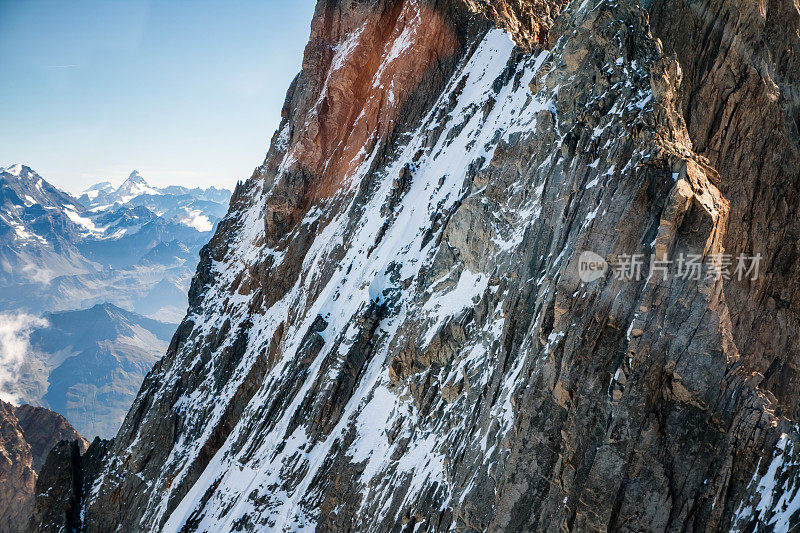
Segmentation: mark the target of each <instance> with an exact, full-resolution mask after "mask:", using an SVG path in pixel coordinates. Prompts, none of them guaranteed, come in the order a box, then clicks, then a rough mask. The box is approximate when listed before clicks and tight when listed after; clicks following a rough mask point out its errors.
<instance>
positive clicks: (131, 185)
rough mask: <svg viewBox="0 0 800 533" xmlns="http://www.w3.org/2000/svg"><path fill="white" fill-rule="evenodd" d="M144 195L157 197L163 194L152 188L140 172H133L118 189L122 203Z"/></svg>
mask: <svg viewBox="0 0 800 533" xmlns="http://www.w3.org/2000/svg"><path fill="white" fill-rule="evenodd" d="M143 194H147V195H151V196H157V195H160V194H161V191H159V190H158V189H154V188H153V187H150V185H148V183H147V181H146V180H145V179H144V178H143V177H142V175H141V174H139V171H138V170H134V171H133V172H131V175H130V176H128V179H126V180H125V181H124V182H123V183H122V185H120V186H119V188H118V189H117V195H118V196H119V201H121V202H122V203H126V202H129V201H131V200H133V199H134V198H136V197H137V196H141V195H143Z"/></svg>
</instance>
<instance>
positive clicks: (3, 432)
mask: <svg viewBox="0 0 800 533" xmlns="http://www.w3.org/2000/svg"><path fill="white" fill-rule="evenodd" d="M62 440H64V441H77V443H78V446H79V448H80V449H81V450H82V451H85V450H86V448H87V447H88V446H89V443H88V442H86V441H85V440H84V439H83V437H81V436H80V435H79V434H78V433H77V432H76V431H75V430H74V429H73V428H72V426H70V425H69V422H67V421H66V419H65V418H64V417H62V416H61V415H58V414H56V413H54V412H52V411H48V410H47V409H42V408H40V407H31V406H30V405H22V406H20V407H15V406H13V405H11V404H9V403H6V402H4V401H2V400H0V530H2V531H5V532H8V533H15V532H22V531H26V526H27V525H28V520H29V518H30V516H31V513H32V511H33V498H34V486H35V483H36V478H37V476H38V472H39V471H40V470H41V468H42V466H43V465H44V462H45V459H46V458H47V455H48V453H49V452H50V450H51V449H52V448H53V446H55V445H56V444H58V443H59V442H60V441H62Z"/></svg>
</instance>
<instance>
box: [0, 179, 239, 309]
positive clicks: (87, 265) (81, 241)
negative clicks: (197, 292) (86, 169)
mask: <svg viewBox="0 0 800 533" xmlns="http://www.w3.org/2000/svg"><path fill="white" fill-rule="evenodd" d="M178 193H179V194H178ZM229 199H230V193H228V192H227V191H224V190H220V189H215V188H210V189H208V190H202V189H184V188H181V187H171V188H167V189H165V190H164V191H161V190H159V189H157V188H154V187H151V186H150V185H148V183H147V181H146V180H145V179H144V178H143V177H142V176H141V174H139V173H138V172H137V171H134V172H133V173H132V174H131V175H130V176H129V177H128V179H127V180H125V182H124V183H123V184H122V185H120V187H118V188H116V189H114V188H113V187H112V186H111V185H110V184H109V183H108V182H104V183H100V184H97V185H94V186H92V187H90V188H89V189H87V191H85V192H84V193H83V195H82V196H81V198H80V199H79V200H76V199H75V198H73V197H71V196H69V195H68V194H66V193H64V192H62V191H60V190H58V189H57V188H55V187H53V186H52V185H50V184H49V183H48V182H47V181H46V180H44V179H43V178H42V177H41V176H40V175H38V174H37V173H36V172H34V171H33V170H31V169H30V168H29V167H26V166H23V165H13V166H11V167H8V168H5V169H2V171H0V287H2V289H3V290H2V291H0V311H17V312H27V313H36V314H39V313H43V312H48V311H61V310H68V309H76V308H84V307H87V306H91V305H94V304H97V303H103V302H112V303H114V304H117V305H119V306H123V307H126V308H129V309H133V308H136V307H137V306H139V307H141V305H140V300H141V299H142V298H146V297H147V295H148V293H149V291H150V290H151V289H152V286H153V284H155V283H158V282H160V281H166V282H168V283H169V284H170V285H171V286H177V287H180V288H181V291H182V292H183V293H184V295H183V296H181V297H180V298H179V299H178V300H177V301H175V302H170V304H169V305H168V306H167V308H162V309H153V310H152V313H153V316H156V315H157V316H158V317H159V318H165V317H166V318H167V319H168V320H172V321H179V320H180V319H181V318H182V317H183V315H184V313H185V306H186V297H185V292H186V290H187V289H188V286H189V281H190V278H191V275H192V272H193V270H194V267H195V265H196V261H197V259H196V257H197V253H198V252H199V250H200V247H201V246H202V245H203V244H205V243H206V242H207V241H208V239H209V237H210V235H211V232H212V230H213V229H214V227H215V225H216V224H217V223H218V221H219V220H220V219H221V218H222V217H223V216H224V215H225V213H226V210H227V203H228V201H229ZM169 243H172V245H173V246H177V247H179V248H181V253H180V257H176V258H175V260H174V261H169V262H166V263H165V262H164V261H158V260H156V261H152V260H150V259H148V258H152V257H156V256H157V255H158V254H159V253H160V251H159V250H160V249H161V246H162V245H167V244H169ZM151 252H152V253H151ZM150 301H151V302H152V298H151V299H150Z"/></svg>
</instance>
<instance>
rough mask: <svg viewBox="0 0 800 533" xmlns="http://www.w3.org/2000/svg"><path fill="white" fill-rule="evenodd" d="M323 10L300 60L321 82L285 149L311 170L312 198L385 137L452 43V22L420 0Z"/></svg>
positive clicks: (331, 189) (333, 187) (330, 189)
mask: <svg viewBox="0 0 800 533" xmlns="http://www.w3.org/2000/svg"><path fill="white" fill-rule="evenodd" d="M323 9H324V10H325V12H324V14H323V15H322V16H318V17H317V18H316V23H315V24H314V27H313V28H312V38H311V43H310V44H309V45H308V46H309V52H310V53H308V54H307V57H306V61H305V63H304V69H310V70H313V71H316V72H320V73H324V82H323V87H322V90H321V91H320V95H319V97H318V99H317V100H316V101H315V102H313V106H312V107H311V109H310V110H309V113H308V115H307V119H306V121H305V125H304V128H303V130H302V131H300V132H299V135H298V137H297V139H296V141H295V142H294V144H293V146H292V147H291V148H290V152H289V153H290V158H291V159H292V160H294V161H296V164H297V165H298V166H300V167H302V168H303V169H304V170H306V171H308V172H309V173H310V174H311V175H312V176H314V179H313V182H312V183H311V184H310V189H309V191H308V196H309V198H310V199H311V200H312V201H315V200H320V199H325V198H328V197H330V196H331V195H332V194H334V193H335V192H336V191H337V189H338V188H339V186H340V185H341V184H342V183H343V182H346V181H347V178H348V177H349V176H350V175H351V174H352V173H353V172H354V170H355V169H356V168H357V167H358V166H359V165H360V164H361V163H363V162H364V157H365V156H366V154H369V153H370V152H371V151H372V148H373V147H374V146H375V145H376V143H378V142H380V141H381V140H382V139H386V138H388V137H389V136H390V135H391V133H392V131H393V129H394V125H395V122H396V119H397V116H398V115H399V113H400V111H401V110H402V109H403V107H404V105H405V103H406V101H407V100H408V99H409V97H410V96H411V95H412V94H413V92H414V89H416V87H417V86H418V85H419V84H420V82H421V81H422V79H423V78H424V77H425V75H426V74H427V72H428V71H429V70H430V69H431V68H435V67H436V65H437V64H438V63H440V62H441V61H443V60H445V59H447V58H449V57H450V56H452V55H453V53H454V52H455V48H456V37H455V35H454V33H453V28H452V27H451V26H450V25H448V24H447V23H446V22H445V21H444V20H443V19H442V17H441V16H440V15H439V13H437V12H436V10H435V9H433V8H431V7H430V6H427V5H425V4H424V3H423V2H421V1H420V0H405V1H403V2H394V3H383V2H381V3H378V7H364V8H361V9H359V10H356V12H355V13H352V14H350V15H349V16H347V17H345V16H343V15H342V12H341V10H339V9H334V8H329V7H324V8H323Z"/></svg>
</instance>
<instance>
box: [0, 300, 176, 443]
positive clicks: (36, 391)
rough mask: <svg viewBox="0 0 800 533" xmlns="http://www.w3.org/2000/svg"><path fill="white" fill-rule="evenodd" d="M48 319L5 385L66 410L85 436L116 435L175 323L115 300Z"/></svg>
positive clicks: (26, 397)
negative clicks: (134, 310) (118, 304)
mask: <svg viewBox="0 0 800 533" xmlns="http://www.w3.org/2000/svg"><path fill="white" fill-rule="evenodd" d="M162 290H163V289H162ZM174 292H175V291H173V293H167V294H169V296H172V297H173V298H174V297H176V296H180V293H178V294H177V295H175V294H174ZM43 318H44V323H45V324H46V325H44V326H40V327H36V328H33V329H32V330H31V331H30V336H29V340H28V347H27V354H26V356H25V360H24V361H23V363H22V366H21V367H20V368H19V370H18V372H17V374H18V377H17V379H16V380H14V381H12V382H10V383H7V384H5V388H4V390H2V391H1V392H3V393H5V394H6V395H9V396H13V397H16V398H19V399H20V400H21V401H22V402H24V403H28V404H33V405H41V406H43V407H47V408H49V409H52V410H53V411H56V412H58V413H60V414H61V415H64V416H65V417H66V418H67V419H68V420H69V421H70V422H71V423H72V425H73V426H74V427H75V428H76V429H77V430H78V431H79V432H80V433H81V434H82V435H87V436H89V437H94V436H97V435H99V436H101V437H104V438H110V437H112V436H113V435H114V434H115V433H116V431H117V430H118V429H119V426H120V424H121V423H122V420H123V419H124V417H125V413H126V412H127V410H128V408H129V407H130V405H131V403H132V402H133V399H134V397H135V396H136V392H137V391H138V390H139V387H140V386H141V383H142V381H143V379H144V377H145V375H146V374H147V372H148V371H149V370H150V368H151V367H152V366H153V364H155V362H156V361H157V360H158V359H159V358H160V357H161V356H162V355H163V354H164V352H166V349H167V346H168V345H169V341H170V338H171V337H172V334H173V333H174V331H175V328H176V326H175V325H174V324H167V323H163V322H158V321H156V320H151V319H149V318H146V317H144V316H141V315H139V314H136V313H132V312H129V311H125V310H124V309H120V308H119V307H116V306H114V305H111V304H103V305H96V306H94V307H92V308H90V309H85V310H80V311H67V312H61V313H48V314H46V315H44V317H43Z"/></svg>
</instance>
